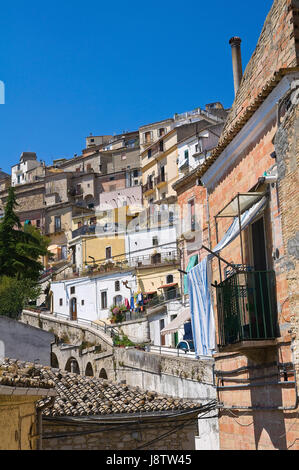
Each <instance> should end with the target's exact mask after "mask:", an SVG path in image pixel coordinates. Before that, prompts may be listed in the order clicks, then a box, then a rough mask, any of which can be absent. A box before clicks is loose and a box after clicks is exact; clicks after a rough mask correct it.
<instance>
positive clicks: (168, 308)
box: [0, 0, 299, 451]
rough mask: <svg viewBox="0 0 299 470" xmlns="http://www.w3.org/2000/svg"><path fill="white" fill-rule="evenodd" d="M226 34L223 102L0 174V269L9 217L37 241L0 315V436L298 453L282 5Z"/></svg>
mask: <svg viewBox="0 0 299 470" xmlns="http://www.w3.org/2000/svg"><path fill="white" fill-rule="evenodd" d="M227 47H228V48H230V49H231V58H232V62H230V63H228V64H227V67H230V68H231V69H232V81H231V86H232V88H233V89H234V93H235V98H234V101H233V103H232V105H231V107H230V108H226V107H225V106H224V105H223V100H222V97H221V96H217V97H215V101H214V102H212V103H202V104H200V103H195V107H194V109H188V110H178V111H179V113H177V114H174V115H172V116H169V117H168V118H167V119H163V120H161V121H158V122H152V123H146V122H145V123H144V124H143V125H142V126H141V127H139V128H138V129H135V130H130V131H128V130H124V131H123V132H122V133H120V134H118V135H113V132H112V133H111V135H101V129H99V130H98V132H97V134H98V135H93V133H90V134H89V135H88V136H84V135H82V147H84V148H83V149H81V150H78V154H75V155H74V156H73V157H72V158H57V159H54V160H53V161H52V162H51V163H50V164H47V163H46V161H45V160H43V155H37V153H35V152H33V151H30V152H29V151H27V150H26V149H24V151H23V153H22V154H21V155H18V156H16V161H15V164H14V165H13V166H12V168H11V173H10V174H9V173H6V172H5V171H0V275H1V276H3V275H5V277H6V280H7V278H9V279H11V278H12V279H14V277H15V276H14V273H15V272H16V270H18V269H19V266H21V263H24V264H26V262H25V261H24V259H23V258H22V259H21V258H20V256H21V255H22V256H23V257H24V256H25V255H24V253H25V248H24V249H23V248H22V250H23V251H22V250H21V251H22V253H21V251H19V252H18V253H19V258H18V259H17V262H15V264H14V266H13V271H12V272H11V271H10V269H9V265H10V263H11V259H12V258H10V257H9V256H10V255H5V254H4V253H5V247H8V245H9V246H10V248H11V243H10V242H8V241H6V240H8V235H9V233H10V232H9V230H10V229H11V230H12V231H13V230H14V231H15V232H17V231H18V232H21V233H22V234H23V233H24V234H25V235H24V237H25V238H24V237H23V238H22V237H21V238H20V239H19V238H18V240H19V241H18V242H16V244H15V245H16V246H19V245H18V244H19V243H21V242H22V243H24V246H25V242H26V241H28V243H29V241H30V236H33V235H29V234H35V235H34V236H36V232H38V233H39V234H40V235H39V236H40V239H41V240H42V241H43V243H45V245H46V247H44V248H43V249H42V248H40V251H38V250H37V248H36V250H35V248H34V246H35V245H34V244H32V243H33V242H32V241H31V245H30V246H31V253H32V258H34V256H35V255H34V254H33V253H36V256H35V259H36V260H37V259H38V260H39V263H40V266H41V269H40V270H39V271H38V275H37V276H36V286H37V287H35V288H37V289H38V294H37V295H35V296H34V295H33V293H32V292H33V291H32V290H31V287H30V289H29V287H28V292H27V298H26V301H24V302H23V304H22V307H21V308H20V309H19V311H17V312H12V310H10V311H6V312H5V314H4V313H3V311H2V310H3V309H1V313H0V404H1V406H0V449H1V450H108V451H112V450H115V451H124V450H157V451H159V450H167V451H191V450H198V451H200V450H211V451H216V450H247V451H248V450H299V415H298V412H299V408H298V374H299V330H298V325H299V322H298V318H299V317H298V290H299V285H298V274H299V224H298V207H299V191H298V184H299V179H298V178H299V172H298V163H299V3H298V1H297V0H274V1H273V5H272V8H271V9H270V11H269V13H268V16H267V17H266V18H265V23H264V27H263V29H262V31H261V32H260V35H259V39H258V42H257V44H256V48H255V50H254V53H253V54H252V56H251V58H250V60H249V62H248V64H247V65H246V64H244V61H243V62H242V38H239V37H236V36H234V37H232V38H231V39H230V38H228V40H227ZM196 106H198V107H196ZM120 125H121V126H123V128H124V129H125V128H126V126H127V124H126V122H123V123H120ZM10 220H13V222H12V223H11V225H9V221H10ZM1 224H2V228H1ZM26 234H28V237H27V235H26ZM26 237H27V238H26ZM40 243H42V242H40ZM22 246H23V245H22ZM11 253H12V251H11ZM20 253H21V255H20ZM11 256H12V255H11ZM1 266H2V267H1ZM36 269H37V268H36V266H35V265H32V266H31V265H30V270H29V267H28V271H27V267H26V273H27V272H28V273H33V274H34V273H35V272H36V271H35V270H36ZM20 273H21V274H22V273H25V268H24V266H23V264H22V267H21V268H20ZM34 275H35V274H34ZM34 275H33V277H34ZM1 276H0V278H1ZM28 276H29V274H28ZM16 277H17V278H18V279H20V278H21V277H22V275H21V277H18V276H16ZM26 277H27V274H26V276H25V275H24V278H26ZM6 282H7V283H8V281H6ZM3 285H4V284H3ZM7 285H8V284H7ZM22 289H23V290H25V291H26V287H23V288H22ZM29 291H30V293H29ZM13 296H14V297H17V290H15V291H14V294H13ZM4 297H5V298H8V294H7V293H6V291H5V286H4V287H3V288H2V287H1V286H0V300H1V299H2V298H4ZM1 302H2V300H1ZM7 305H9V304H7ZM5 308H6V309H7V310H9V309H10V307H5ZM108 435H109V438H108Z"/></svg>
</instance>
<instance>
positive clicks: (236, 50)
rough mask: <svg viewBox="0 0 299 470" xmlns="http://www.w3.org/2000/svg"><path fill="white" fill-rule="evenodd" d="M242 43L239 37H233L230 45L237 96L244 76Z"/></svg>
mask: <svg viewBox="0 0 299 470" xmlns="http://www.w3.org/2000/svg"><path fill="white" fill-rule="evenodd" d="M241 42H242V40H241V39H240V38H239V37H237V36H234V37H232V38H231V39H230V41H229V44H230V45H231V49H232V60H233V73H234V87H235V96H236V94H237V91H238V89H239V86H240V83H241V80H242V76H243V70H242V56H241Z"/></svg>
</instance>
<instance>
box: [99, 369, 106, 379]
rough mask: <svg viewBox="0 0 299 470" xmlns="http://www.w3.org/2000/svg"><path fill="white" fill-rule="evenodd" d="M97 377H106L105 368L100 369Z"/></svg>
mask: <svg viewBox="0 0 299 470" xmlns="http://www.w3.org/2000/svg"><path fill="white" fill-rule="evenodd" d="M99 377H100V379H108V376H107V372H106V371H105V369H101V371H100V375H99Z"/></svg>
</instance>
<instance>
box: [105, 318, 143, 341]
mask: <svg viewBox="0 0 299 470" xmlns="http://www.w3.org/2000/svg"><path fill="white" fill-rule="evenodd" d="M113 327H114V328H116V329H117V330H119V333H120V335H125V336H127V337H128V338H129V339H130V340H131V341H132V342H133V343H137V344H141V343H146V342H148V341H150V338H149V326H148V320H147V318H140V319H138V320H131V321H126V322H123V323H118V324H114V325H113Z"/></svg>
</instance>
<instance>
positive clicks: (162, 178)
mask: <svg viewBox="0 0 299 470" xmlns="http://www.w3.org/2000/svg"><path fill="white" fill-rule="evenodd" d="M160 174H161V181H165V166H161V169H160Z"/></svg>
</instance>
